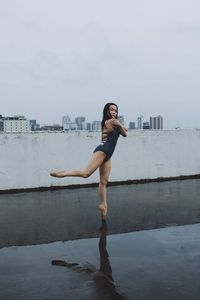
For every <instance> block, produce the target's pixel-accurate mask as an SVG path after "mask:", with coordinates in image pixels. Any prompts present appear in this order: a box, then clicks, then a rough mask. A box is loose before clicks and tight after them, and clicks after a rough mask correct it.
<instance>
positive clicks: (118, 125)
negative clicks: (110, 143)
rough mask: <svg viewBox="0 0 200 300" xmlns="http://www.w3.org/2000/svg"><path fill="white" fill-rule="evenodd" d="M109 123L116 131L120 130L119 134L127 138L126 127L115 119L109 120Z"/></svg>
mask: <svg viewBox="0 0 200 300" xmlns="http://www.w3.org/2000/svg"><path fill="white" fill-rule="evenodd" d="M108 122H109V123H110V124H111V125H112V126H113V127H114V128H116V129H118V131H119V133H120V134H121V135H122V136H124V137H125V136H127V131H128V129H127V128H126V127H124V126H123V125H122V124H121V123H120V122H119V120H117V119H115V118H112V119H110V120H108Z"/></svg>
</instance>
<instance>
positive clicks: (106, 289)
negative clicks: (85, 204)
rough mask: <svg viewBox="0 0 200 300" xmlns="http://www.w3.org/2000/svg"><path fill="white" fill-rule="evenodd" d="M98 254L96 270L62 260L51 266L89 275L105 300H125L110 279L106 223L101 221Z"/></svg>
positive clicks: (54, 261) (110, 269) (52, 262)
mask: <svg viewBox="0 0 200 300" xmlns="http://www.w3.org/2000/svg"><path fill="white" fill-rule="evenodd" d="M99 231H100V238H99V253H100V268H99V270H97V269H96V268H95V267H91V266H89V267H88V266H81V265H80V264H78V263H68V262H66V261H63V260H52V261H51V264H52V265H54V266H60V267H67V268H70V269H72V270H74V271H78V272H83V273H87V274H91V275H92V276H93V280H94V283H95V288H96V290H97V293H98V295H102V296H105V295H107V296H109V298H106V299H116V300H118V299H119V300H125V299H127V297H126V298H125V297H124V296H122V295H121V293H119V291H118V288H117V286H116V285H115V282H114V279H113V277H112V268H111V265H110V260H109V254H108V251H107V249H106V246H107V231H108V227H107V222H106V220H103V219H102V224H101V227H100V228H99Z"/></svg>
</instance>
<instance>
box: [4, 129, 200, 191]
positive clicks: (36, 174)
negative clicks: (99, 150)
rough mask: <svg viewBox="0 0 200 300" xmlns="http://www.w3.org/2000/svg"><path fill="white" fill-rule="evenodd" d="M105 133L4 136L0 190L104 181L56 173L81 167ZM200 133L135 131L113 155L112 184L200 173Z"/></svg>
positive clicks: (122, 142)
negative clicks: (57, 176) (54, 173)
mask: <svg viewBox="0 0 200 300" xmlns="http://www.w3.org/2000/svg"><path fill="white" fill-rule="evenodd" d="M99 141H100V133H99V132H91V133H90V132H72V133H71V132H70V133H67V132H66V133H64V132H30V133H20V134H14V133H12V134H8V133H7V134H5V133H1V134H0V190H6V189H16V188H36V187H50V186H53V185H54V186H61V185H64V186H66V185H71V184H85V183H93V182H98V172H95V173H94V174H93V175H92V176H91V177H89V178H87V179H82V178H62V179H57V178H52V177H50V176H49V172H50V171H52V170H63V169H67V170H70V169H71V170H73V169H81V168H83V167H84V166H85V165H86V163H87V162H88V160H89V158H90V156H91V154H92V152H93V149H94V148H95V147H96V145H98V144H99ZM199 149H200V130H198V129H196V130H163V131H156V130H153V131H151V130H147V131H136V130H130V131H129V133H128V137H127V138H123V137H120V139H119V140H118V144H117V147H116V150H115V153H114V155H113V157H112V171H111V175H110V181H125V180H134V179H153V178H158V177H174V176H180V175H195V174H200V151H199Z"/></svg>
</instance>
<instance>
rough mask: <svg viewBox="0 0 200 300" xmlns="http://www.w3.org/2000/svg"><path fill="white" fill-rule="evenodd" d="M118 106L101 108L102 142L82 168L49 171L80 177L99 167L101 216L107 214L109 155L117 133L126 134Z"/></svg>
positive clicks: (112, 105) (113, 104)
mask: <svg viewBox="0 0 200 300" xmlns="http://www.w3.org/2000/svg"><path fill="white" fill-rule="evenodd" d="M117 118H118V107H117V105H116V104H115V103H107V104H106V105H105V106H104V109H103V119H102V122H101V127H102V143H101V144H100V145H99V146H97V148H96V149H95V150H94V152H93V155H92V157H91V159H90V161H89V163H88V165H87V166H86V168H85V169H84V170H81V171H58V172H51V173H50V175H51V176H53V177H68V176H74V177H82V178H87V177H89V176H90V175H91V174H93V173H94V171H96V169H97V168H99V176H100V181H99V197H100V204H99V209H100V210H101V214H102V217H103V218H105V217H106V214H107V202H106V185H107V183H108V179H109V175H110V170H111V156H112V154H113V152H114V150H115V146H116V144H117V140H118V137H119V135H120V134H121V135H122V136H124V137H125V136H127V131H128V129H127V128H125V127H124V126H123V125H122V124H121V123H120V122H119V121H118V119H117Z"/></svg>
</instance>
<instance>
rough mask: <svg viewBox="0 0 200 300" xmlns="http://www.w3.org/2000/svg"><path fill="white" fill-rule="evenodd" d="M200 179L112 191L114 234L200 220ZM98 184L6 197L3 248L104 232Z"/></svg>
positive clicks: (2, 199)
mask: <svg viewBox="0 0 200 300" xmlns="http://www.w3.org/2000/svg"><path fill="white" fill-rule="evenodd" d="M199 195H200V179H197V180H183V181H169V182H161V183H149V184H136V185H126V186H124V185H123V186H113V187H108V189H107V198H108V216H107V221H108V222H109V232H110V234H116V233H123V232H124V233H125V232H132V231H136V230H141V229H151V228H160V227H165V226H167V225H169V226H172V225H185V224H193V223H198V222H200V201H199ZM99 222H100V214H99V211H98V192H97V188H86V189H75V190H60V191H54V192H35V193H34V192H33V193H21V194H8V195H0V237H1V238H0V247H6V246H13V245H32V244H39V243H49V242H53V241H60V240H70V239H79V238H89V237H97V236H98V226H99Z"/></svg>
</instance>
